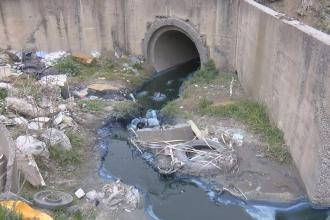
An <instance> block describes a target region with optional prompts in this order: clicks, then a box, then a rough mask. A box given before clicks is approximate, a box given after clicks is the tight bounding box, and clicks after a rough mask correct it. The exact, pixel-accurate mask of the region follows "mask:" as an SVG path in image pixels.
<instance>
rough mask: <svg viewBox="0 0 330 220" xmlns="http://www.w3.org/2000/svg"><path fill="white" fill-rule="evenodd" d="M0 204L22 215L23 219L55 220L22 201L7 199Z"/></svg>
mask: <svg viewBox="0 0 330 220" xmlns="http://www.w3.org/2000/svg"><path fill="white" fill-rule="evenodd" d="M0 205H1V206H3V207H5V208H6V209H9V210H13V211H14V212H16V213H17V214H20V215H22V217H23V219H27V220H28V219H35V220H53V218H52V217H50V216H49V215H47V214H46V213H44V212H41V211H39V210H37V209H34V208H32V207H31V206H29V205H28V204H26V203H24V202H22V201H14V200H7V201H2V202H0Z"/></svg>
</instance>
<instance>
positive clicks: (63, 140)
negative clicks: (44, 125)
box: [41, 128, 72, 150]
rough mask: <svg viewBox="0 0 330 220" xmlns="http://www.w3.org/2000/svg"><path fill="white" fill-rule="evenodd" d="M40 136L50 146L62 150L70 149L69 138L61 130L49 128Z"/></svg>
mask: <svg viewBox="0 0 330 220" xmlns="http://www.w3.org/2000/svg"><path fill="white" fill-rule="evenodd" d="M41 137H42V138H43V140H44V141H45V142H46V143H47V144H49V145H50V146H51V147H55V146H56V147H60V148H61V149H62V150H71V149H72V146H71V142H70V139H69V138H68V137H67V136H66V135H65V134H64V132H63V131H60V130H57V129H55V128H50V129H47V130H46V131H45V132H44V133H42V134H41Z"/></svg>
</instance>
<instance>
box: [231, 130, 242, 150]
mask: <svg viewBox="0 0 330 220" xmlns="http://www.w3.org/2000/svg"><path fill="white" fill-rule="evenodd" d="M232 141H233V144H235V145H236V146H238V147H241V146H242V145H243V141H244V136H243V135H242V134H238V133H236V134H233V138H232Z"/></svg>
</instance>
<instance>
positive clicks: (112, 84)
mask: <svg viewBox="0 0 330 220" xmlns="http://www.w3.org/2000/svg"><path fill="white" fill-rule="evenodd" d="M123 88H125V85H123V83H121V82H117V81H109V82H104V83H94V84H91V85H89V86H88V89H89V90H91V91H92V92H111V91H118V90H121V89H123Z"/></svg>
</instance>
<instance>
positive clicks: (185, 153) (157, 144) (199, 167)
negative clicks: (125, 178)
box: [130, 112, 238, 176]
mask: <svg viewBox="0 0 330 220" xmlns="http://www.w3.org/2000/svg"><path fill="white" fill-rule="evenodd" d="M150 114H151V112H150ZM188 123H189V125H177V126H174V127H169V128H165V129H160V128H152V129H151V128H147V129H140V130H137V131H136V132H135V138H132V139H130V142H131V143H132V144H133V145H134V146H135V147H137V149H138V150H139V151H141V152H142V150H141V149H143V150H152V152H153V154H154V155H155V164H154V166H155V167H156V168H157V169H158V171H159V172H160V173H161V174H163V175H169V174H172V173H175V172H181V173H185V174H189V175H200V176H206V175H214V174H217V173H219V172H223V173H227V172H231V171H232V170H233V168H234V167H236V166H237V163H238V156H237V152H235V150H234V149H233V148H232V147H231V146H226V145H224V144H221V143H219V142H218V141H216V140H211V139H207V138H205V137H204V136H203V135H202V132H201V131H200V130H199V129H198V127H197V126H196V124H195V123H194V122H193V121H189V122H188ZM194 134H195V135H196V137H197V138H198V139H199V140H196V137H195V135H194Z"/></svg>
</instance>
